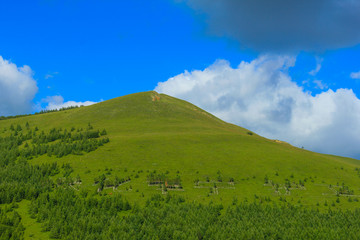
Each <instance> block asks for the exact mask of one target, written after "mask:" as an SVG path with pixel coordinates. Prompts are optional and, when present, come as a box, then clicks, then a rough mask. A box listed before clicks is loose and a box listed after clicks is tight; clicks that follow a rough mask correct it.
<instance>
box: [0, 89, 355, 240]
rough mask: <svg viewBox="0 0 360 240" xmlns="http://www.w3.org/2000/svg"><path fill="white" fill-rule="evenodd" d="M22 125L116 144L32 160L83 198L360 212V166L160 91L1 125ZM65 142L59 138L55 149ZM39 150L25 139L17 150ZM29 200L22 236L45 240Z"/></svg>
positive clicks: (5, 129)
mask: <svg viewBox="0 0 360 240" xmlns="http://www.w3.org/2000/svg"><path fill="white" fill-rule="evenodd" d="M17 125H20V126H21V128H22V130H21V131H19V133H20V132H21V133H22V134H24V135H25V134H26V133H27V132H28V131H30V130H32V129H35V128H38V132H41V131H44V133H45V134H48V133H49V132H50V131H51V130H52V129H54V128H55V129H58V130H59V131H61V133H63V132H64V131H65V130H66V131H68V132H70V131H71V129H86V128H87V127H88V126H91V128H92V129H93V131H95V130H99V132H101V131H103V130H104V129H105V130H106V138H108V139H109V142H107V143H105V144H103V145H102V144H101V145H99V146H98V147H97V148H96V149H93V150H91V151H89V152H81V153H80V154H65V155H64V156H61V157H59V156H57V155H55V154H52V155H50V154H42V155H41V154H39V155H36V156H34V157H29V158H28V159H27V160H26V161H27V162H28V163H29V164H30V165H33V166H35V165H42V164H53V163H57V166H59V168H60V170H59V171H58V172H56V173H54V174H52V175H50V179H51V180H53V181H54V183H55V184H54V188H59V187H61V188H67V189H69V191H70V190H71V191H74V192H75V194H79V195H82V194H83V195H86V196H93V197H95V198H102V197H105V198H112V197H114V196H115V195H119V194H120V195H121V196H122V198H123V199H125V200H126V201H128V202H129V203H130V205H132V206H133V205H137V206H140V207H144V206H146V204H147V201H148V199H149V198H151V197H153V196H154V195H158V194H159V195H161V196H163V197H164V198H165V197H166V196H171V197H175V198H176V197H179V198H180V199H183V200H184V201H185V202H187V203H194V204H221V205H222V206H223V207H227V206H232V205H233V204H234V202H245V203H246V202H247V203H259V204H264V205H273V204H276V205H280V206H282V205H287V204H289V205H291V206H294V207H298V208H300V209H308V210H309V211H310V210H311V211H313V210H319V211H320V212H325V211H328V209H332V210H344V211H345V210H351V211H353V210H355V209H357V208H359V206H360V205H359V200H360V188H359V187H360V172H359V170H358V169H359V168H360V162H359V161H358V160H355V159H350V158H344V157H338V156H332V155H324V154H319V153H315V152H311V151H307V150H305V149H300V148H296V147H294V146H291V145H290V144H288V143H286V142H281V141H278V140H271V139H266V138H263V137H261V136H259V135H257V134H256V133H253V132H251V131H249V130H247V129H244V128H241V127H239V126H235V125H233V124H229V123H226V122H224V121H222V120H220V119H218V118H216V117H215V116H213V115H211V114H209V113H207V112H205V111H204V110H202V109H200V108H198V107H196V106H194V105H192V104H190V103H188V102H186V101H182V100H179V99H176V98H173V97H170V96H167V95H164V94H158V93H156V92H153V91H151V92H143V93H136V94H131V95H128V96H123V97H119V98H115V99H112V100H108V101H104V102H101V103H98V104H95V105H92V106H88V107H80V108H75V109H69V110H63V111H57V112H50V113H44V114H38V115H31V116H24V117H18V118H12V119H6V120H1V121H0V133H1V134H0V136H1V137H7V136H11V134H13V133H12V131H11V130H10V128H11V126H17ZM74 132H76V130H74ZM80 132H81V131H80ZM19 133H17V134H19ZM104 137H105V136H99V138H98V139H103V138H104ZM57 142H60V140H55V141H53V142H51V143H49V144H50V145H51V144H56V143H57ZM26 144H27V145H28V146H26V147H25V145H26ZM33 144H34V143H33V142H32V140H30V139H29V140H26V141H24V142H22V143H21V145H20V146H19V149H24V148H31V147H32V145H33ZM67 164H69V165H70V166H71V168H72V171H71V173H69V174H68V175H67V178H68V179H71V181H70V182H69V181H68V182H66V181H67V180H66V181H65V180H64V178H65V174H64V171H65V170H64V169H66V168H64V167H62V166H65V165H67ZM59 181H60V182H61V181H62V183H61V186H60V184H59ZM64 182H65V184H64ZM50 194H52V193H50ZM25 199H26V198H25ZM30 200H31V199H29V200H21V201H20V202H18V203H17V204H18V205H19V208H17V210H16V211H17V212H19V214H20V215H21V217H22V222H23V225H24V227H25V233H24V237H25V238H26V239H41V238H43V239H47V238H49V232H48V231H49V230H48V231H46V230H44V229H42V230H41V226H42V225H41V224H42V223H41V221H40V220H38V221H36V219H34V218H31V214H30V213H29V206H30V205H29V204H30V202H31V201H30ZM2 206H3V207H9V206H10V203H4V204H2ZM34 214H35V213H34ZM123 214H125V215H126V213H123ZM53 234H55V235H53V236H52V237H54V236H57V235H56V233H53Z"/></svg>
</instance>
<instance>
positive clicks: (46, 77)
mask: <svg viewBox="0 0 360 240" xmlns="http://www.w3.org/2000/svg"><path fill="white" fill-rule="evenodd" d="M57 74H59V72H53V73H48V74H46V75H45V77H44V78H45V79H49V78H53V77H54V76H55V75H57Z"/></svg>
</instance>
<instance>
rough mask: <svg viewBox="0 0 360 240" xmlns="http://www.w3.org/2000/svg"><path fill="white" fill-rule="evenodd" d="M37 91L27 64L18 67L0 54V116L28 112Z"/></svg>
mask: <svg viewBox="0 0 360 240" xmlns="http://www.w3.org/2000/svg"><path fill="white" fill-rule="evenodd" d="M37 91H38V87H37V84H36V81H35V80H34V79H33V72H32V70H31V68H30V67H29V66H27V65H24V66H22V67H18V66H16V65H15V64H14V63H11V62H10V61H8V60H5V59H3V58H2V57H1V56H0V116H7V115H16V114H23V113H29V112H30V111H31V109H32V100H33V99H34V96H35V94H36V93H37Z"/></svg>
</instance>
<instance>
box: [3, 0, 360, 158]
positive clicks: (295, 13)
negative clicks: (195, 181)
mask: <svg viewBox="0 0 360 240" xmlns="http://www.w3.org/2000/svg"><path fill="white" fill-rule="evenodd" d="M344 2H345V4H344V5H342V6H340V8H343V9H342V10H343V12H344V14H345V15H344V16H342V15H341V14H339V13H338V12H337V11H335V10H336V9H339V6H337V5H336V4H338V1H335V0H329V1H324V0H318V1H308V0H305V1H303V2H302V3H303V4H300V5H299V6H298V5H296V1H284V0H277V1H275V2H274V3H273V5H274V6H270V7H269V6H266V4H267V3H266V1H265V0H254V1H252V2H251V3H249V1H245V0H240V1H234V0H224V1H221V3H220V2H218V3H215V4H214V2H212V1H207V0H187V1H179V0H177V1H171V0H152V1H145V0H132V1H125V0H122V1H112V0H105V1H95V0H87V1H83V0H72V1H70V0H68V1H60V0H39V1H16V0H15V1H5V2H3V3H1V9H2V14H1V15H0V21H1V31H0V56H1V57H2V59H0V60H1V61H0V62H2V66H3V68H0V84H2V85H0V87H1V86H2V88H3V90H1V89H0V115H14V114H20V113H30V112H34V111H39V110H41V109H43V108H56V107H59V106H67V105H73V104H78V103H85V104H91V103H93V102H98V101H101V100H107V99H111V98H114V97H118V96H122V95H126V94H130V93H135V92H141V91H149V90H153V89H156V90H158V91H162V92H164V93H168V94H171V95H174V96H176V97H180V98H183V99H186V100H188V101H190V102H193V103H194V104H197V105H199V106H200V107H203V108H205V109H206V110H208V111H210V112H212V113H214V114H217V115H218V116H219V117H221V118H223V119H225V120H226V121H229V122H233V123H235V124H239V125H242V126H244V127H247V128H250V129H251V130H253V131H256V132H258V133H260V134H262V135H264V136H266V137H269V138H281V139H283V140H287V141H289V142H290V143H292V144H294V145H296V146H305V147H306V148H308V149H310V150H315V151H320V152H326V153H333V154H340V155H345V156H351V157H357V158H360V151H359V150H356V149H357V146H358V144H360V138H358V137H356V136H351V137H348V135H346V134H347V133H348V132H354V131H356V130H359V131H360V126H359V124H357V123H356V122H357V120H360V119H359V118H358V117H359V115H353V114H354V111H355V112H356V111H357V110H358V106H359V101H358V100H359V99H358V98H359V97H360V61H359V60H360V36H359V33H360V31H359V30H360V29H359V27H358V26H360V18H359V17H357V14H356V13H358V11H357V10H360V3H359V1H357V0H344ZM272 7H274V9H272ZM304 13H306V14H304ZM284 57H285V58H284ZM221 60H225V61H226V62H224V61H223V62H222V61H221ZM219 62H220V63H219ZM241 62H243V64H247V65H248V66H249V67H253V68H254V69H252V68H251V70H249V69H250V68H246V67H245V66H243V67H239V64H240V63H241ZM0 65H1V64H0ZM23 66H28V67H25V70H24V68H22V67H23ZM9 69H10V70H9ZM11 69H12V70H11ZM29 69H31V70H29ZM256 69H260V70H261V69H262V73H263V74H265V73H266V74H268V75H269V74H270V75H271V76H273V77H272V78H271V79H269V80H268V81H269V82H271V83H275V82H276V83H278V82H279V81H280V82H282V83H281V84H278V85H277V86H280V87H281V86H290V85H291V84H292V85H291V86H293V88H292V89H294V88H299V89H298V90H297V91H298V92H299V94H300V95H301V96H300V95H299V98H292V97H291V96H285V95H286V94H285V95H283V92H284V91H285V90H283V89H287V88H286V87H283V88H280V87H276V88H271V87H269V86H273V85H274V84H272V85H271V84H269V85H267V84H268V83H267V82H258V83H257V85H256V84H255V85H254V86H257V87H256V92H255V93H257V94H259V99H261V100H262V101H267V102H269V101H272V100H274V104H275V105H276V107H274V109H270V110H271V111H270V110H269V111H270V112H272V115H269V116H270V118H271V119H272V118H273V120H272V122H271V121H270V122H268V120H266V121H265V120H263V121H261V120H259V121H257V119H261V117H259V118H256V116H260V115H259V114H260V113H261V112H256V113H253V112H250V111H248V110H246V109H247V107H249V106H252V107H253V108H254V109H259V110H258V111H265V110H264V109H268V108H265V106H262V107H258V105H256V106H255V105H254V106H253V105H252V104H253V103H250V102H249V101H248V100H249V99H248V98H246V96H247V95H246V94H245V93H244V94H245V95H241V93H240V92H243V91H242V89H244V88H245V87H244V86H245V85H246V84H247V82H251V81H252V79H257V78H259V79H262V77H261V76H262V75H259V72H257V70H256ZM9 72H10V73H11V74H10V73H9ZM220 72H221V73H223V72H228V74H227V75H226V76H225V75H221V74H220ZM208 73H209V74H210V75H211V74H212V75H211V76H212V77H214V76H216V77H214V78H213V79H212V80H211V81H217V84H221V85H220V86H217V89H222V90H221V91H222V94H218V93H216V92H212V91H211V89H212V86H213V84H208V85H206V84H205V85H204V89H205V90H206V91H204V96H203V98H202V99H199V97H198V96H196V93H193V92H195V90H194V89H192V88H191V89H190V86H195V85H196V84H198V83H199V82H204V81H205V80H204V79H205V78H206V77H208V75H206V74H208ZM219 74H220V75H219ZM231 74H234V75H231ZM247 74H248V75H247ZM230 75H231V76H230ZM9 76H11V77H9ZM184 76H185V77H186V79H187V80H184V79H183V78H184ZM238 76H240V77H238ZM241 76H248V78H247V79H248V80H246V81H245V80H241V81H244V82H241V81H240V80H237V79H238V78H239V79H240V78H241ZM265 78H266V77H265ZM265 78H264V79H265ZM9 79H10V80H9ZM171 79H173V81H170V80H171ZM189 79H190V80H189ZM223 79H224V80H223ZM226 79H231V81H230V80H229V81H226ZM281 79H287V80H286V81H287V82H286V83H285V82H284V81H285V80H284V81H282V80H281ZM175 80H176V81H175ZM188 80H189V81H188ZM209 81H210V80H209ZM259 81H260V80H259ZM264 81H265V80H264ZM9 82H12V83H13V85H14V86H10V85H11V83H9ZM224 82H227V83H226V84H222V83H224ZM229 82H230V83H231V84H233V85H231V84H228V83H229ZM5 83H6V84H8V85H6V84H5ZM23 83H24V84H23ZM25 83H26V84H25ZM161 83H162V87H160V85H161ZM4 84H5V85H4ZM9 84H10V85H9ZM22 84H23V85H22ZM179 84H180V85H179ZM184 84H188V85H186V86H185V85H184ZM294 84H295V85H294ZM20 85H21V86H23V87H22V88H20V87H19V86H20ZM4 86H6V87H4ZM180 87H181V89H185V90H181V91H180V90H179V89H180ZM207 87H208V89H207ZM263 88H264V89H265V90H263V92H262V90H261V89H263ZM174 89H177V91H175V90H174ZM189 89H190V90H189ZM229 89H235V90H236V91H234V92H233V93H231V94H230V93H229V91H230V90H229ZM279 89H280V90H279ZM339 89H340V90H341V89H346V90H347V91H345V92H344V93H343V92H341V91H338V90H339ZM270 91H272V92H275V93H276V94H273V95H271V96H270V95H269V94H268V93H269V92H270ZM276 91H279V92H276ZM289 91H290V90H289ZM228 93H229V94H228ZM260 93H261V96H264V95H269V97H270V98H271V99H270V100H269V99H267V98H264V99H262V98H260ZM294 94H295V93H294ZM352 94H353V95H352ZM1 95H2V97H1ZM215 95H216V96H215ZM327 95H329V96H331V97H330V100H328V101H330V102H332V103H333V105H331V106H329V104H327V103H322V105H321V104H320V102H321V100H319V101H318V99H322V98H325V96H327ZM214 96H215V98H216V101H214V102H212V101H211V100H210V99H214ZM252 96H254V93H252ZM339 96H343V97H339ZM300 98H301V99H303V100H301V101H300V100H299V99H300ZM19 99H21V100H22V101H20V100H19ZM224 99H225V100H224ZM341 99H347V100H341ZM86 101H88V102H86ZM259 101H260V100H259ZM324 101H325V100H324ZM240 102H242V103H243V104H245V103H246V102H248V103H249V104H250V105H246V104H245V105H241V104H240ZM305 102H307V103H305ZM325 102H326V101H325ZM310 103H311V104H313V103H314V104H313V105H311V104H310ZM221 104H228V105H229V106H230V105H232V106H233V108H232V111H227V112H226V111H224V109H225V108H226V107H221V106H223V105H221ZM301 104H302V105H306V104H308V105H309V104H310V105H311V107H309V109H310V108H311V109H317V108H319V109H330V108H331V109H335V110H332V111H330V110H329V112H326V113H323V114H325V115H319V117H317V118H315V117H314V118H311V117H308V118H306V119H302V120H299V119H298V118H296V116H298V115H296V114H299V113H298V112H304V111H305V112H307V113H310V112H312V110H311V111H310V110H309V109H305V110H304V108H301V109H300V108H299V106H300V105H301ZM343 104H345V105H346V106H347V107H345V109H348V110H347V111H346V113H344V114H345V116H344V118H342V119H337V118H335V117H334V116H335V115H334V114H333V113H332V112H334V111H335V112H336V110H337V108H336V107H339V106H343ZM318 112H322V110H319V111H318ZM245 113H246V115H245ZM275 113H276V114H275ZM348 113H349V114H350V115H349V116H348V115H346V114H348ZM251 114H253V115H251ZM331 114H333V115H331ZM351 114H352V115H351ZM275 115H277V117H275ZM244 116H246V117H244ZM248 116H251V118H250V117H248ZM261 116H262V115H261ZM279 116H282V117H281V118H280V117H279ZM324 118H329V119H331V121H330V120H329V121H330V122H329V123H327V125H326V124H325V123H324V124H325V125H321V126H320V127H318V128H316V129H315V128H314V127H313V126H317V125H318V122H313V121H320V120H319V119H324ZM349 119H350V120H349ZM299 122H300V123H299ZM302 122H304V123H305V122H306V124H308V125H307V127H306V129H301V128H300V127H299V126H298V125H297V124H301V123H302ZM359 122H360V121H359ZM350 123H351V124H350ZM272 126H278V128H276V127H275V128H272ZM281 128H284V129H285V130H286V131H285V132H291V134H288V133H286V134H285V133H284V132H283V131H282V130H280V129H281ZM344 128H345V129H347V128H348V131H343V132H342V131H340V130H343V129H344ZM314 129H315V130H314ZM332 129H336V131H334V132H335V133H339V134H340V135H339V136H338V135H334V136H329V135H326V134H323V133H322V132H325V130H326V131H331V130H332ZM296 131H302V132H307V131H308V134H307V136H303V135H301V136H300V135H299V134H300V133H298V132H296ZM314 134H319V135H321V134H322V135H321V136H322V137H319V139H318V140H317V142H316V141H315V140H314V141H315V142H313V141H310V140H309V139H310V138H311V139H313V137H312V136H313V135H314ZM328 138H336V139H338V141H340V140H341V142H344V146H348V145H349V142H352V143H353V144H351V146H352V145H354V146H353V147H349V148H347V147H344V146H343V145H342V144H340V147H338V149H336V150H334V146H335V145H336V146H338V145H339V142H338V141H333V142H330V143H329V144H327V142H325V143H324V139H328ZM299 139H300V140H299ZM320 143H321V144H320ZM324 146H325V147H324Z"/></svg>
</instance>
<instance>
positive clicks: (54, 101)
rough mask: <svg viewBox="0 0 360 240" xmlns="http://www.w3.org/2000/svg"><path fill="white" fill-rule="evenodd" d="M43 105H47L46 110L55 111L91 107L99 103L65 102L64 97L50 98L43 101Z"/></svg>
mask: <svg viewBox="0 0 360 240" xmlns="http://www.w3.org/2000/svg"><path fill="white" fill-rule="evenodd" d="M42 102H43V103H47V106H46V107H45V109H46V110H54V109H60V108H64V107H65V108H66V107H72V106H89V105H92V104H95V103H97V102H92V101H85V102H75V101H67V102H64V98H63V97H62V96H59V95H58V96H50V97H47V98H45V99H43V100H42Z"/></svg>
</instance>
